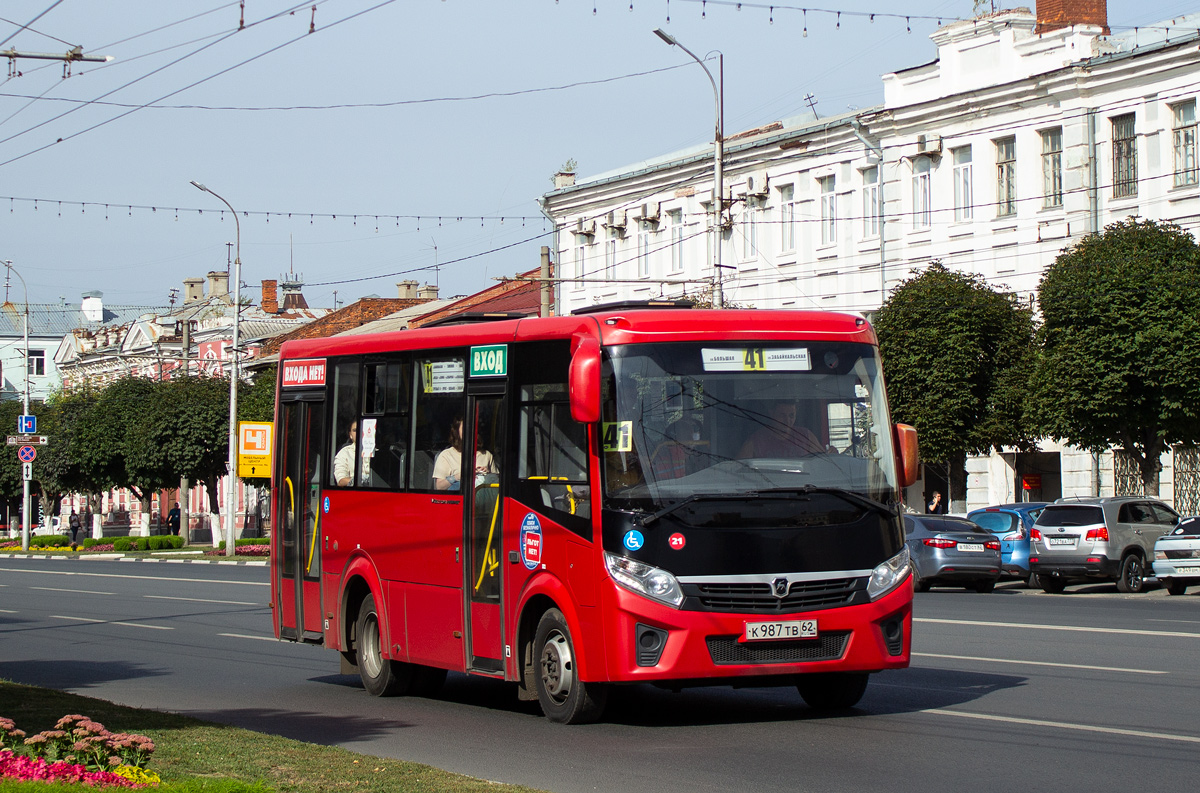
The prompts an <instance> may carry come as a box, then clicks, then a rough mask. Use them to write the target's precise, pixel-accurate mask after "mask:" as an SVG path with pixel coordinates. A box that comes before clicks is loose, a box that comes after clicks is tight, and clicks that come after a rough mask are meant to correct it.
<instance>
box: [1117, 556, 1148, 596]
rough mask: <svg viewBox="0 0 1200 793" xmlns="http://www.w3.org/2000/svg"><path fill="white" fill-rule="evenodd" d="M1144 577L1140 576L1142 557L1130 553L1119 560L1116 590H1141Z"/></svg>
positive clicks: (1132, 591)
mask: <svg viewBox="0 0 1200 793" xmlns="http://www.w3.org/2000/svg"><path fill="white" fill-rule="evenodd" d="M1144 581H1145V579H1144V578H1143V576H1142V557H1140V556H1138V555H1137V554H1136V553H1131V554H1129V555H1128V556H1126V557H1125V558H1124V559H1122V560H1121V575H1120V577H1119V578H1117V591H1118V592H1125V593H1128V594H1136V593H1138V592H1141V591H1142V584H1143V582H1144Z"/></svg>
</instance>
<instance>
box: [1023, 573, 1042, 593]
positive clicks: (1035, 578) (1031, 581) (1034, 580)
mask: <svg viewBox="0 0 1200 793" xmlns="http://www.w3.org/2000/svg"><path fill="white" fill-rule="evenodd" d="M1041 585H1042V579H1041V576H1039V575H1038V574H1037V573H1030V574H1029V578H1027V579H1026V580H1025V586H1027V587H1029V588H1030V589H1037V588H1038V587H1040V586H1041Z"/></svg>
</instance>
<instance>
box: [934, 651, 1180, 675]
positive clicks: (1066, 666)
mask: <svg viewBox="0 0 1200 793" xmlns="http://www.w3.org/2000/svg"><path fill="white" fill-rule="evenodd" d="M912 656H913V658H948V659H950V660H953V661H984V662H987V663H993V664H1018V665H1019V666H1057V667H1061V668H1063V669H1089V670H1091V671H1093V672H1130V673H1132V674H1137V675H1167V674H1170V672H1164V671H1161V670H1158V669H1126V668H1124V667H1121V666H1088V665H1087V664H1059V663H1054V662H1052V661H1017V660H1014V659H1012V658H978V657H976V656H973V655H940V654H938V653H912Z"/></svg>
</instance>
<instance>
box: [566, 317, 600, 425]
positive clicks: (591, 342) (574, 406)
mask: <svg viewBox="0 0 1200 793" xmlns="http://www.w3.org/2000/svg"><path fill="white" fill-rule="evenodd" d="M569 388H570V392H571V418H573V419H575V420H576V421H578V422H579V423H580V424H591V423H593V422H596V421H599V420H600V342H598V341H596V340H595V339H594V338H592V337H590V336H585V337H583V338H581V339H580V340H579V345H578V346H577V347H576V348H575V352H574V353H573V354H572V355H571V370H570V375H569Z"/></svg>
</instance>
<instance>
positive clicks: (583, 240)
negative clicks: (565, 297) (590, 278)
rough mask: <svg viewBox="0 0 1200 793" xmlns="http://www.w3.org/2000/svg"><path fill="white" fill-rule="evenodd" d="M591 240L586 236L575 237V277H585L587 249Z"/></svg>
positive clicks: (577, 235) (578, 235)
mask: <svg viewBox="0 0 1200 793" xmlns="http://www.w3.org/2000/svg"><path fill="white" fill-rule="evenodd" d="M590 241H591V238H590V237H588V236H587V235H586V234H576V235H575V277H576V278H584V277H585V276H587V249H588V243H589V242H590Z"/></svg>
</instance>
